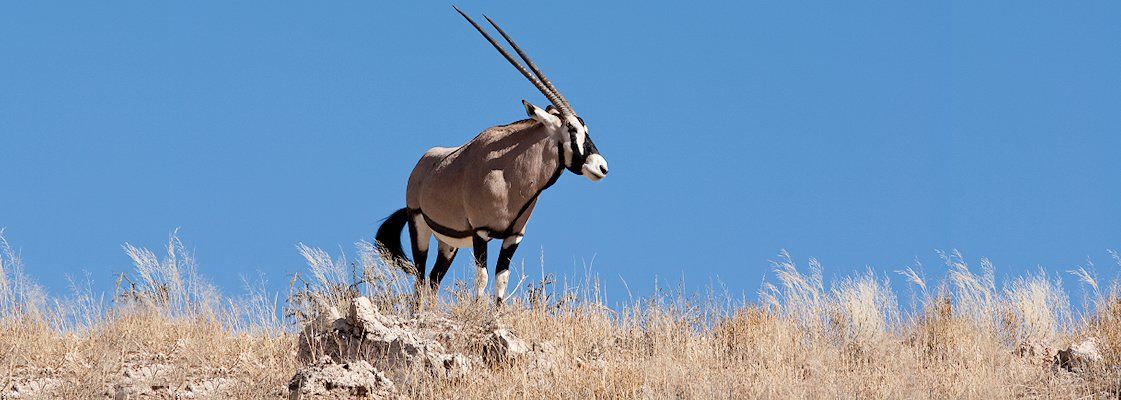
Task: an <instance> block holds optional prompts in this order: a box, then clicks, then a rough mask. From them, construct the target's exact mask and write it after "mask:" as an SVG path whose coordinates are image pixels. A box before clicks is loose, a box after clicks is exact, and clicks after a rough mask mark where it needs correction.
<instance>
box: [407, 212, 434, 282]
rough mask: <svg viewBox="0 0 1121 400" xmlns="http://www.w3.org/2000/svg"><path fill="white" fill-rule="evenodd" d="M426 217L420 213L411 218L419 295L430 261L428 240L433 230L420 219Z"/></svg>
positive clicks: (410, 233) (410, 237)
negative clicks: (426, 267)
mask: <svg viewBox="0 0 1121 400" xmlns="http://www.w3.org/2000/svg"><path fill="white" fill-rule="evenodd" d="M420 218H424V217H423V216H421V215H420V214H419V213H418V214H417V215H416V216H414V217H413V218H409V242H410V243H411V244H412V248H413V267H414V268H415V269H416V270H415V271H413V272H414V273H416V284H415V285H414V286H415V289H416V294H417V296H418V297H419V295H420V291H421V290H422V289H423V288H424V286H425V285H424V270H425V267H424V264H425V263H427V262H428V242H429V240H430V239H431V238H432V231H431V230H430V229H429V228H428V225H427V224H424V223H423V222H422V221H420Z"/></svg>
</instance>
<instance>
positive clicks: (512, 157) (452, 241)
mask: <svg viewBox="0 0 1121 400" xmlns="http://www.w3.org/2000/svg"><path fill="white" fill-rule="evenodd" d="M453 8H455V10H456V11H457V12H459V14H460V15H462V16H463V18H466V19H467V22H469V23H471V26H473V27H475V30H477V31H479V33H481V34H482V35H483V37H484V38H486V39H487V41H488V42H490V44H491V45H492V46H494V48H495V49H497V50H498V52H499V53H501V54H502V56H503V57H505V58H506V60H507V61H509V62H510V64H512V65H513V66H514V68H516V69H517V70H518V72H521V74H522V75H523V76H525V78H526V79H528V80H529V81H530V82H531V83H533V86H535V87H537V90H539V91H541V94H543V95H545V98H547V99H549V102H550V103H552V106H549V107H547V108H545V109H541V108H539V107H537V106H534V105H533V104H530V103H529V102H527V101H525V100H522V105H523V106H525V111H526V114H528V115H529V118H528V119H524V120H521V121H517V122H513V123H510V124H507V125H501V126H494V127H491V128H488V129H486V130H484V131H483V132H482V133H480V134H479V135H478V136H475V138H474V139H471V140H470V141H468V142H467V143H466V144H464V145H462V146H458V147H433V148H432V149H430V150H428V151H427V152H425V153H424V155H423V156H421V158H420V161H418V162H417V164H416V166H415V167H413V171H412V174H410V175H409V183H408V187H407V188H406V190H405V208H402V209H400V210H397V211H396V212H394V213H393V214H392V215H390V216H389V217H388V218H386V219H385V221H384V222H383V223H382V224H381V226H380V227H379V228H378V231H377V235H376V240H377V242H378V243H379V244H380V246H381V247H382V248H383V249H384V250H385V251H386V252H387V253H388V256H389V257H391V258H392V259H393V260H394V262H397V263H401V264H402V265H404V266H405V267H406V269H409V267H408V265H409V264H408V259H407V258H406V257H405V251H404V249H403V248H402V246H401V230H402V229H404V228H405V226H406V225H408V229H409V241H410V244H411V245H412V253H413V254H412V256H413V261H412V267H411V271H410V272H411V273H414V274H416V290H417V295H418V296H419V295H420V294H421V293H420V291H421V290H426V288H425V285H424V272H425V263H426V262H427V259H428V244H429V243H428V242H429V240H430V238H431V236H432V235H435V236H436V241H437V243H438V245H437V255H436V263H435V264H434V265H433V266H432V273H431V274H430V275H428V287H429V288H430V289H431V290H433V291H435V290H436V289H439V287H440V280H441V279H443V277H444V274H445V273H447V271H448V267H449V266H450V265H451V263H452V260H453V259H454V258H455V254H456V252H457V251H458V250H459V248H463V247H470V248H471V249H472V251H473V253H474V255H475V282H474V285H475V294H476V296H477V298H482V297H483V295H484V293H485V290H486V286H487V242H488V241H490V240H491V239H501V240H502V250H501V251H500V252H499V253H498V262H497V265H496V266H495V270H494V276H495V285H494V291H495V299H496V301H497V303H498V304H502V302H503V301H504V299H505V296H506V285H507V283H508V282H509V279H510V260H511V259H512V258H513V257H514V251H516V250H517V249H518V244H519V243H521V241H522V235H523V234H524V233H525V227H526V222H528V221H529V216H530V214H532V213H533V207H534V206H535V205H536V204H537V198H538V196H540V195H541V192H542V191H544V190H545V189H548V188H549V187H550V186H552V185H553V183H555V182H556V181H557V178H560V176H561V174H562V173H563V172H564V171H565V170H566V169H567V170H568V171H570V172H572V173H574V174H577V175H583V176H584V177H587V178H588V179H590V180H591V181H593V182H595V181H599V180H600V179H603V177H604V176H606V175H607V160H605V159H604V158H603V156H602V155H600V153H599V150H597V149H596V146H595V144H593V143H592V139H591V138H590V137H588V127H587V125H585V124H584V120H583V119H582V118H580V117H578V116H576V112H575V111H573V110H572V106H571V105H569V104H568V101H567V100H565V98H564V96H562V95H561V93H560V92H559V91H557V89H556V88H555V87H553V84H552V82H549V79H547V78H545V75H544V74H542V73H541V70H539V69H538V68H537V66H536V65H534V63H533V61H531V60H530V59H529V57H527V56H526V54H525V53H524V52H523V51H522V50H521V48H519V47H518V45H517V44H515V43H514V41H513V40H512V39H510V36H508V35H507V34H506V32H504V31H503V30H502V28H499V27H498V24H496V23H494V21H492V20H491V19H490V18H489V17H486V16H484V18H486V19H487V22H490V24H491V26H493V27H494V29H495V30H497V31H498V33H499V34H500V35H502V37H503V38H504V39H505V40H506V42H507V43H509V44H510V47H513V49H514V51H515V52H516V53H518V56H519V57H520V58H521V59H522V60H524V61H525V66H522V65H521V64H520V63H519V62H518V61H516V60H514V58H513V57H512V56H510V53H508V52H506V49H505V48H503V46H502V45H500V44H498V42H497V41H495V40H494V38H492V37H491V36H490V35H489V34H487V32H486V31H485V30H483V28H482V27H480V26H479V24H477V23H475V21H474V20H472V19H471V17H468V16H467V14H464V13H463V11H461V10H460V9H459V8H458V7H454V6H453ZM526 67H528V68H529V69H528V70H527V69H526ZM530 71H532V73H531V72H530Z"/></svg>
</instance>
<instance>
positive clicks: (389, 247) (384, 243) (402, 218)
mask: <svg viewBox="0 0 1121 400" xmlns="http://www.w3.org/2000/svg"><path fill="white" fill-rule="evenodd" d="M407 223H409V210H408V209H407V208H402V209H400V210H397V211H394V212H393V214H389V217H388V218H386V219H385V220H383V221H382V223H381V226H379V227H378V233H377V235H375V236H374V240H376V241H377V242H378V245H379V246H380V247H381V250H382V251H384V252H388V253H389V254H383V256H389V257H392V259H391V261H392V262H395V263H399V265H402V266H404V265H407V264H405V263H407V262H409V259H408V258H407V257H405V249H404V248H403V247H401V230H402V229H405V224H407Z"/></svg>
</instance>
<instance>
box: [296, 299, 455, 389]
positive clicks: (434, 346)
mask: <svg viewBox="0 0 1121 400" xmlns="http://www.w3.org/2000/svg"><path fill="white" fill-rule="evenodd" d="M336 315H337V314H336ZM433 318H435V317H429V318H427V319H433ZM433 325H436V326H438V327H439V328H440V329H432V327H433ZM456 329H458V328H457V327H455V325H454V324H452V323H451V322H450V321H447V320H446V319H442V321H437V322H433V321H421V320H420V319H418V318H413V319H411V320H404V319H401V318H399V317H396V316H391V315H384V314H382V313H380V312H378V310H377V308H376V307H374V306H373V304H372V303H370V300H369V299H367V298H365V297H358V298H355V299H353V300H352V301H351V302H350V307H349V310H347V315H346V316H345V317H338V318H336V319H335V320H334V321H332V322H331V324H330V328H329V329H326V330H322V328H320V330H318V331H317V330H316V329H314V328H313V329H307V328H305V329H304V331H303V332H302V333H301V335H300V339H299V340H300V346H299V347H300V350H299V359H300V361H301V362H315V361H318V359H319V358H321V357H324V356H325V357H327V358H329V359H331V360H332V361H334V362H336V363H345V362H348V361H351V360H368V361H370V362H372V365H373V366H374V367H375V368H378V369H380V370H383V371H389V373H390V374H391V375H397V374H398V373H400V372H404V371H406V370H411V369H413V368H421V369H424V370H426V371H428V372H430V373H432V374H433V375H434V376H437V377H442V378H451V379H454V378H458V377H460V376H463V375H464V374H466V373H467V372H468V371H469V370H470V366H471V362H470V360H469V359H468V357H466V356H464V355H462V354H457V353H451V352H449V351H447V349H446V347H445V345H444V344H443V343H441V341H440V340H439V338H440V336H441V335H447V334H448V331H449V330H456Z"/></svg>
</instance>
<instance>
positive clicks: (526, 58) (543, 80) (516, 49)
mask: <svg viewBox="0 0 1121 400" xmlns="http://www.w3.org/2000/svg"><path fill="white" fill-rule="evenodd" d="M483 18H486V19H487V22H490V26H493V27H494V29H496V30H498V34H499V35H502V38H503V39H506V43H509V44H510V47H513V48H514V52H516V53H518V57H521V58H522V60H524V61H525V64H526V66H527V67H529V69H530V70H531V71H533V74H534V75H537V79H540V80H541V83H544V84H545V87H546V88H548V89H549V90H550V91H552V92H553V94H555V95H557V98H558V99H560V101H561V102H562V103H564V108H567V109H568V112H570V113H572V114H573V115H576V113H575V110H573V109H572V105H570V104H568V99H566V98H564V95H563V94H561V92H560V91H559V90H557V88H556V87H555V86H553V82H549V78H546V77H545V74H543V73H541V70H540V69H538V68H537V64H534V63H533V60H530V59H529V56H527V55H525V52H523V51H522V48H521V47H518V44H517V43H514V40H513V39H510V35H507V34H506V31H504V30H502V28H501V27H499V26H498V24H496V23H494V20H491V19H490V17H488V16H486V14H484V15H483Z"/></svg>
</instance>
